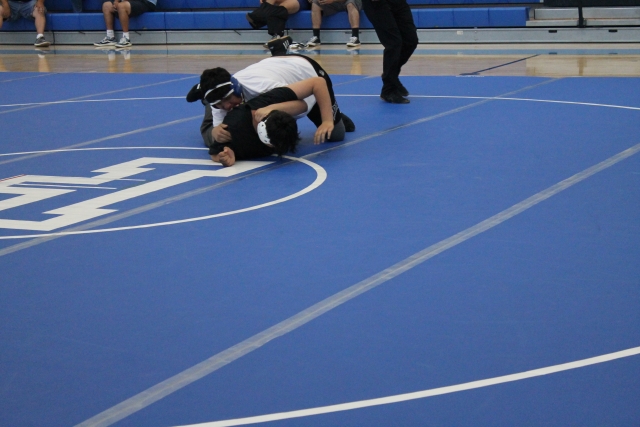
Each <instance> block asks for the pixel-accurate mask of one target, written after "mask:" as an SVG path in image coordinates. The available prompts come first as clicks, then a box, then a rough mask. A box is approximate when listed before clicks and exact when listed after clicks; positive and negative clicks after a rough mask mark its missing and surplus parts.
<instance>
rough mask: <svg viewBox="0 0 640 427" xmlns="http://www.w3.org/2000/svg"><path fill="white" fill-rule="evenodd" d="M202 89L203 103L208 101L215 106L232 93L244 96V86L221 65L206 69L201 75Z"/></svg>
mask: <svg viewBox="0 0 640 427" xmlns="http://www.w3.org/2000/svg"><path fill="white" fill-rule="evenodd" d="M200 90H202V92H203V103H205V101H206V103H208V104H210V105H212V106H214V107H215V106H216V104H218V103H220V102H221V101H222V100H223V99H225V98H227V97H228V96H230V95H236V96H238V97H240V98H242V86H241V85H240V83H239V82H238V80H236V78H235V77H233V76H232V75H231V74H229V72H228V71H227V70H225V69H224V68H221V67H217V68H212V69H209V70H204V72H203V73H202V75H201V76H200Z"/></svg>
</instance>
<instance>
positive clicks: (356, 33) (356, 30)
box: [351, 28, 360, 37]
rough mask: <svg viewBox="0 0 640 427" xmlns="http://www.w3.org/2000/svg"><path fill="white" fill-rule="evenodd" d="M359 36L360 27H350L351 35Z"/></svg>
mask: <svg viewBox="0 0 640 427" xmlns="http://www.w3.org/2000/svg"><path fill="white" fill-rule="evenodd" d="M359 36H360V28H352V29H351V37H359Z"/></svg>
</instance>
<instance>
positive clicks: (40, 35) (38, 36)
mask: <svg viewBox="0 0 640 427" xmlns="http://www.w3.org/2000/svg"><path fill="white" fill-rule="evenodd" d="M40 37H44V34H38V35H37V36H36V38H37V39H39V38H40Z"/></svg>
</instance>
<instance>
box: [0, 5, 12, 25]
mask: <svg viewBox="0 0 640 427" xmlns="http://www.w3.org/2000/svg"><path fill="white" fill-rule="evenodd" d="M10 16H11V8H10V7H9V2H8V1H7V0H0V28H2V21H4V20H5V19H9V17H10Z"/></svg>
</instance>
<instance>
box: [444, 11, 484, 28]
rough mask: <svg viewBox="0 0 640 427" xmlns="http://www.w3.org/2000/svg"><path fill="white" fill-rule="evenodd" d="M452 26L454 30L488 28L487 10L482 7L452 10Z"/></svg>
mask: <svg viewBox="0 0 640 427" xmlns="http://www.w3.org/2000/svg"><path fill="white" fill-rule="evenodd" d="M453 26H454V27H456V28H473V27H488V26H489V10H488V9H487V8H484V7H483V8H478V9H476V8H469V9H466V8H461V9H454V10H453Z"/></svg>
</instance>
